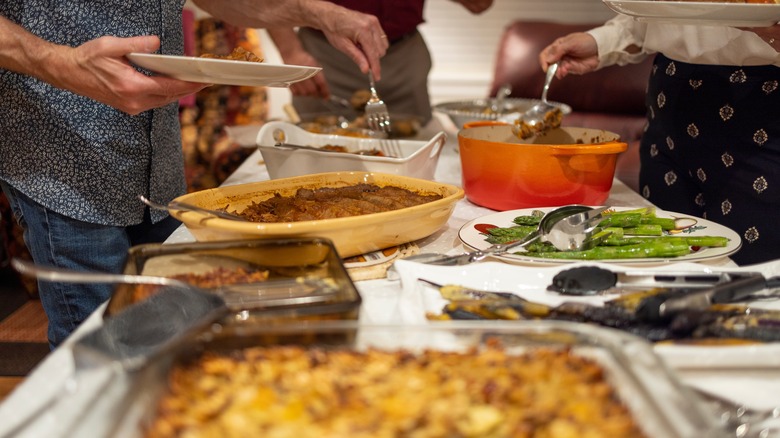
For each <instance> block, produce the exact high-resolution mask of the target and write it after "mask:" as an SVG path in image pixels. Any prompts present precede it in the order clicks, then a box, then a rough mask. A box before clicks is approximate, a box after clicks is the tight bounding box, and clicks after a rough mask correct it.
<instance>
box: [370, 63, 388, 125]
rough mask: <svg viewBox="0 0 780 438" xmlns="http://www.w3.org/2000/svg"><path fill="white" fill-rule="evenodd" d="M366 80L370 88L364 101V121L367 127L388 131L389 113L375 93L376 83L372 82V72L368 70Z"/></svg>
mask: <svg viewBox="0 0 780 438" xmlns="http://www.w3.org/2000/svg"><path fill="white" fill-rule="evenodd" d="M368 82H369V85H370V87H371V88H370V90H371V97H370V98H369V99H368V102H366V109H365V112H366V122H367V123H368V127H369V128H371V129H372V130H374V131H381V132H385V133H389V132H390V113H389V112H388V111H387V105H385V103H384V102H383V101H382V99H380V98H379V95H377V93H376V84H375V83H374V74H373V73H372V72H371V70H369V71H368Z"/></svg>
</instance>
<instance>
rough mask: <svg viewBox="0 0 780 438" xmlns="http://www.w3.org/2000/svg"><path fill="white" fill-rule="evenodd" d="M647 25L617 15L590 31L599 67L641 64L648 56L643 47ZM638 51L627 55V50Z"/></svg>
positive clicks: (625, 16)
mask: <svg viewBox="0 0 780 438" xmlns="http://www.w3.org/2000/svg"><path fill="white" fill-rule="evenodd" d="M646 31H647V24H645V23H641V22H638V21H636V20H634V19H633V18H631V17H629V16H627V15H620V14H619V15H617V16H616V17H615V18H613V19H611V20H609V21H607V22H606V23H604V25H603V26H600V27H597V28H595V29H591V30H589V31H588V33H589V34H590V35H591V36H592V37H593V38H595V39H596V45H597V46H598V50H599V67H598V68H602V67H607V66H610V65H614V64H617V65H626V64H636V63H638V62H641V61H642V60H643V59H644V58H645V57H647V55H648V54H650V53H654V52H648V51H646V49H645V47H644V40H645V32H646ZM631 46H634V47H636V48H637V49H639V51H638V52H636V53H629V52H628V50H627V49H628V48H629V47H631Z"/></svg>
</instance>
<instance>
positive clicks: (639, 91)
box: [490, 21, 652, 190]
mask: <svg viewBox="0 0 780 438" xmlns="http://www.w3.org/2000/svg"><path fill="white" fill-rule="evenodd" d="M600 24H601V23H596V24H562V23H551V22H543V21H516V22H513V23H511V24H510V25H509V26H507V28H506V29H505V31H504V33H503V35H502V38H501V41H500V43H499V47H498V52H497V55H496V66H495V71H494V74H493V82H492V86H491V90H490V95H491V96H495V94H496V92H497V91H498V89H499V88H500V87H501V86H502V85H505V84H509V85H511V86H512V94H511V95H510V96H511V97H523V98H533V99H538V98H539V97H540V96H541V94H542V87H543V85H544V72H543V71H542V69H541V67H540V66H539V59H538V56H539V52H541V50H542V49H543V48H544V47H546V46H547V45H549V44H550V43H552V42H553V41H554V40H555V39H556V38H558V37H561V36H564V35H567V34H569V33H572V32H582V31H586V30H588V29H592V28H594V27H596V26H599V25H600ZM651 68H652V59H651V58H648V59H646V60H644V61H643V62H642V63H640V64H632V65H627V66H623V67H620V66H612V67H607V68H603V69H601V70H598V71H595V72H592V73H588V74H586V75H582V76H579V75H569V76H567V77H565V78H564V79H562V80H559V79H555V80H553V82H552V84H551V85H550V90H549V92H548V95H547V98H548V99H549V100H552V101H558V102H562V103H566V104H568V105H569V106H571V107H572V113H571V114H569V115H567V116H566V117H564V119H563V125H564V126H579V127H586V128H598V129H605V130H607V131H612V132H615V133H617V134H619V135H620V138H621V139H623V140H624V141H626V142H627V143H628V145H629V149H628V150H627V151H626V152H624V153H623V154H621V156H620V158H619V159H618V165H617V170H616V174H615V175H616V177H617V178H618V179H620V180H621V181H623V182H624V183H626V184H627V185H628V186H629V187H631V188H633V189H634V190H638V187H639V182H638V179H639V151H638V148H639V140H640V138H641V136H642V132H643V130H644V125H645V106H644V102H645V91H646V89H647V80H648V78H649V75H650V69H651Z"/></svg>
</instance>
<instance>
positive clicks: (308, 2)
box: [194, 0, 388, 79]
mask: <svg viewBox="0 0 780 438" xmlns="http://www.w3.org/2000/svg"><path fill="white" fill-rule="evenodd" d="M194 1H195V3H196V4H197V5H198V6H200V7H201V8H203V9H204V10H206V11H208V12H209V13H210V14H212V15H213V16H214V17H216V18H218V19H221V20H225V21H227V22H230V23H232V24H235V25H237V26H244V27H261V28H269V27H293V26H306V27H312V28H314V29H319V30H321V31H322V32H323V33H324V34H325V37H326V38H327V39H328V41H329V42H330V43H331V44H332V45H333V47H335V48H337V49H338V50H340V51H342V52H344V53H345V54H347V56H349V57H350V58H351V59H352V60H353V61H355V63H356V64H357V65H358V67H359V68H360V70H361V71H362V72H364V73H368V70H369V69H371V70H372V71H373V72H374V76H375V77H376V78H377V79H379V77H380V75H381V71H380V67H379V58H381V57H382V56H384V54H385V52H386V51H387V48H388V42H387V38H385V36H384V35H385V34H384V31H382V26H380V25H379V20H378V19H377V18H376V17H374V16H373V15H368V14H363V13H360V12H355V11H352V10H349V9H347V8H343V7H341V6H338V5H335V4H333V3H330V2H328V1H323V0H273V1H271V0H234V1H229V2H228V1H224V0H194Z"/></svg>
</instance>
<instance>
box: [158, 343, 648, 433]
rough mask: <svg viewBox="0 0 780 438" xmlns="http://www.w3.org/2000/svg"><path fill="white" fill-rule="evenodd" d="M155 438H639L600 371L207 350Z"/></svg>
mask: <svg viewBox="0 0 780 438" xmlns="http://www.w3.org/2000/svg"><path fill="white" fill-rule="evenodd" d="M168 384H169V391H168V392H167V393H166V394H165V395H163V396H162V398H160V399H159V401H158V405H157V409H156V415H155V418H154V420H153V421H152V422H151V424H150V426H149V427H148V428H147V430H146V436H147V437H155V438H156V437H174V436H187V437H232V436H264V437H402V436H403V437H406V436H408V437H637V436H643V432H642V431H641V430H640V428H639V427H638V425H637V423H636V422H635V421H634V419H633V418H632V415H631V413H630V412H629V410H628V409H627V408H626V407H625V405H624V404H623V403H622V402H621V401H620V400H619V398H618V397H617V394H616V392H615V391H614V390H613V389H612V387H611V386H610V384H609V383H608V382H607V380H606V379H605V375H604V372H603V370H602V368H601V366H600V365H599V364H597V363H596V362H595V361H593V360H591V359H588V358H584V357H581V356H578V355H576V354H573V353H572V352H571V351H570V350H569V349H566V348H563V349H561V348H549V347H547V348H535V349H532V350H529V351H527V352H524V353H522V354H511V353H510V352H508V350H507V349H505V348H502V346H501V345H500V344H499V343H498V342H497V341H495V339H494V340H489V341H488V342H486V344H485V346H484V347H483V348H479V349H478V348H471V349H469V350H466V351H462V352H451V351H436V350H432V349H426V350H423V351H421V352H420V353H417V354H414V353H411V352H410V351H409V350H403V349H402V350H395V351H386V350H382V349H376V348H369V349H367V350H365V351H356V350H347V349H340V348H337V347H335V348H324V347H317V348H305V347H301V346H295V345H286V346H270V347H250V348H246V349H242V350H235V351H232V352H230V353H216V352H213V351H211V352H206V353H204V354H203V355H200V356H198V357H197V358H195V359H194V360H192V361H190V362H186V363H182V364H180V365H177V366H176V367H174V368H173V370H172V372H171V373H170V374H169V381H168Z"/></svg>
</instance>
